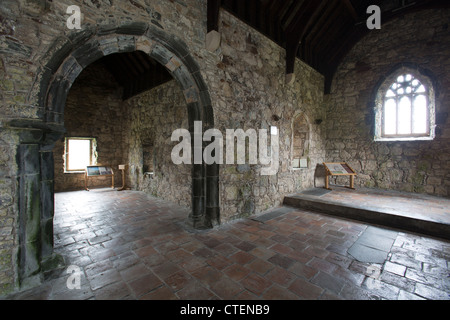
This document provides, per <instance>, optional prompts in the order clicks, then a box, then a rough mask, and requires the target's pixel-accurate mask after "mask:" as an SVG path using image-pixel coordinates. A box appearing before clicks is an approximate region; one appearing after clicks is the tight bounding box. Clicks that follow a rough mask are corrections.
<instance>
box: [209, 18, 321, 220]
mask: <svg viewBox="0 0 450 320" xmlns="http://www.w3.org/2000/svg"><path fill="white" fill-rule="evenodd" d="M219 32H221V34H222V43H221V47H220V48H219V50H218V51H217V52H215V55H214V56H213V58H214V59H215V64H216V65H215V66H213V67H211V68H208V69H206V72H205V77H206V78H207V79H208V81H207V82H208V84H209V85H210V91H211V95H212V97H211V99H212V100H213V103H214V112H215V119H216V128H218V129H219V130H220V131H221V132H222V133H225V132H226V129H234V130H235V129H238V128H241V129H243V130H244V131H245V130H247V129H255V130H258V129H269V127H270V126H277V127H278V129H279V139H280V159H279V162H280V163H279V171H278V173H277V174H276V175H273V176H262V175H261V166H254V165H244V166H237V165H222V166H221V174H220V200H221V218H222V219H223V221H227V220H230V219H233V218H237V217H240V216H246V215H250V214H254V213H259V212H262V211H264V210H267V209H269V208H273V207H276V206H278V205H280V204H281V203H282V201H283V197H284V196H285V195H287V194H290V193H294V192H296V191H299V190H302V189H304V188H308V187H312V186H313V185H314V172H315V169H316V165H317V164H318V163H321V162H323V161H324V156H325V148H324V143H323V141H322V139H321V134H322V130H323V128H322V127H321V126H319V125H315V120H317V119H323V118H324V117H325V109H324V106H323V77H322V76H321V75H320V74H319V73H317V72H316V71H315V70H313V69H312V68H310V67H308V66H307V65H306V64H304V63H302V62H300V61H296V65H295V81H294V83H292V84H286V80H285V50H284V49H282V48H280V47H279V46H278V45H276V44H275V43H273V42H272V41H271V40H269V39H268V38H266V37H265V36H263V35H262V34H260V33H258V32H256V31H255V30H254V29H252V28H251V27H249V26H247V25H245V24H243V23H242V22H241V21H239V20H237V19H236V18H235V17H233V16H232V15H231V14H229V13H228V12H226V11H221V14H220V26H219ZM299 114H303V115H304V116H305V118H306V119H308V122H309V125H310V134H309V137H310V141H309V143H310V150H309V154H308V158H309V164H308V168H307V169H302V170H293V168H292V160H293V156H294V155H293V139H292V137H293V121H294V118H295V117H296V116H297V115H299Z"/></svg>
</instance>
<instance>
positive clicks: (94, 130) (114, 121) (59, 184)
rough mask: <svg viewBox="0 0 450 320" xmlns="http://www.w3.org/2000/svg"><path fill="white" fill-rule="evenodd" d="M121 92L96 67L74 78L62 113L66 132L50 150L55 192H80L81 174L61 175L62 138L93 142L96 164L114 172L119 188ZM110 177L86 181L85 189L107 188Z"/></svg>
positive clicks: (121, 161)
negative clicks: (81, 138) (52, 158)
mask: <svg viewBox="0 0 450 320" xmlns="http://www.w3.org/2000/svg"><path fill="white" fill-rule="evenodd" d="M125 116H126V115H125V114H124V112H123V111H122V99H121V89H120V88H119V87H118V85H117V83H116V82H115V81H114V78H113V76H112V75H111V74H110V73H109V72H108V70H106V68H104V67H103V66H102V65H100V64H92V65H90V66H88V67H87V68H86V69H85V70H84V71H83V72H82V73H81V74H80V75H79V76H78V78H77V80H76V81H75V83H74V84H73V86H72V88H71V89H70V92H69V95H68V97H67V103H66V109H65V111H64V124H65V127H66V133H65V135H64V137H63V138H61V139H60V140H59V141H58V142H57V143H56V144H55V148H54V149H53V157H54V161H55V192H60V191H72V190H83V189H84V185H85V180H84V174H83V173H64V163H65V160H64V158H65V156H64V152H65V151H64V138H65V137H86V138H96V140H97V147H96V152H97V163H96V164H98V165H103V166H110V167H111V168H112V169H113V170H114V174H115V177H114V184H115V186H118V187H120V186H122V174H121V172H120V171H119V170H118V165H119V164H122V163H124V158H123V152H124V151H123V146H124V144H123V139H124V138H123V135H124V134H123V130H124V128H123V125H122V124H123V120H124V119H125ZM109 186H111V177H96V178H91V179H89V183H88V187H89V188H96V187H109Z"/></svg>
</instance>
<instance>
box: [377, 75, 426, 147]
mask: <svg viewBox="0 0 450 320" xmlns="http://www.w3.org/2000/svg"><path fill="white" fill-rule="evenodd" d="M390 79H391V80H390V82H386V83H385V85H383V86H382V88H380V92H379V100H378V102H377V106H378V107H377V108H378V109H377V114H378V116H377V118H376V121H377V123H376V125H377V132H376V136H375V139H376V140H423V139H433V138H434V118H433V117H434V108H433V106H434V101H433V91H432V88H431V84H430V83H428V82H427V83H423V82H421V81H420V80H419V79H418V78H417V77H416V76H414V75H413V73H409V72H404V73H400V74H397V76H395V78H393V79H392V78H390ZM383 88H384V89H383Z"/></svg>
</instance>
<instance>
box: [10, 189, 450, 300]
mask: <svg viewBox="0 0 450 320" xmlns="http://www.w3.org/2000/svg"><path fill="white" fill-rule="evenodd" d="M55 207H56V208H55V220H54V232H55V252H56V253H58V254H60V255H62V256H63V257H64V259H65V265H64V266H63V267H62V268H61V269H59V270H57V271H54V272H52V273H50V274H48V275H47V277H46V279H45V280H44V281H43V282H42V284H41V285H40V286H39V287H36V288H33V289H30V290H27V291H23V292H19V293H16V294H14V295H11V296H9V297H6V299H14V300H18V299H33V300H34V299H45V300H60V299H64V300H66V299H75V300H78V299H97V300H105V299H108V300H117V299H133V300H136V299H142V300H146V299H150V300H154V299H162V300H170V299H174V300H180V299H181V300H206V299H221V300H237V299H239V300H248V299H259V300H300V299H308V300H316V299H343V300H365V299H388V300H397V299H400V300H413V299H431V300H450V273H449V264H450V242H446V241H441V240H438V239H432V238H429V237H423V236H420V235H414V234H409V233H405V232H400V231H398V230H387V229H385V228H381V227H377V226H370V225H368V224H364V223H360V222H356V221H351V220H345V219H340V218H336V217H331V216H328V215H324V214H318V213H313V212H308V211H304V210H298V209H293V210H285V213H284V212H283V214H277V215H273V218H270V216H269V218H267V219H260V220H258V219H254V218H247V219H241V220H238V221H234V222H232V223H229V224H224V225H222V226H221V227H218V228H215V229H213V230H208V231H202V232H198V231H197V232H196V231H193V230H190V229H189V228H188V227H187V226H186V224H185V222H186V220H187V217H188V214H189V211H188V210H186V209H185V208H181V207H179V206H177V205H174V204H171V203H169V202H166V201H163V200H160V199H156V198H153V197H150V196H148V195H146V194H144V193H141V192H133V191H121V192H118V191H116V190H111V189H98V190H92V191H90V192H86V191H79V192H67V193H57V194H56V195H55ZM384 231H386V232H384ZM384 235H386V239H384V240H386V241H383V237H384ZM370 237H375V238H373V240H370ZM360 238H361V239H360ZM368 239H369V240H368ZM378 241H381V242H382V243H387V245H385V246H384V247H383V248H382V249H381V248H378V247H377V246H378V245H380V242H378ZM372 244H374V245H372ZM350 248H352V249H351V250H350V252H351V253H353V251H356V252H358V254H354V255H355V256H357V258H358V259H360V260H359V261H358V260H357V258H355V257H354V256H352V255H351V254H350V253H349V249H350ZM365 250H369V251H370V250H371V251H373V250H380V251H382V253H383V254H381V255H379V254H376V258H377V259H376V260H374V261H371V260H370V257H369V258H368V259H366V257H365V258H363V259H362V258H359V257H358V256H359V255H361V256H365V253H366V251H365ZM375 253H380V252H375ZM369 256H370V254H369ZM380 256H381V257H382V258H381V260H380ZM69 266H75V268H78V270H79V271H80V275H81V277H80V286H79V289H77V288H75V289H70V287H73V286H74V284H75V285H76V284H77V283H76V281H75V282H73V279H74V278H73V276H74V275H76V274H74V273H68V272H67V271H68V268H69ZM69 271H70V270H69Z"/></svg>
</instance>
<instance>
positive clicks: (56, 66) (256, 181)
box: [0, 0, 325, 294]
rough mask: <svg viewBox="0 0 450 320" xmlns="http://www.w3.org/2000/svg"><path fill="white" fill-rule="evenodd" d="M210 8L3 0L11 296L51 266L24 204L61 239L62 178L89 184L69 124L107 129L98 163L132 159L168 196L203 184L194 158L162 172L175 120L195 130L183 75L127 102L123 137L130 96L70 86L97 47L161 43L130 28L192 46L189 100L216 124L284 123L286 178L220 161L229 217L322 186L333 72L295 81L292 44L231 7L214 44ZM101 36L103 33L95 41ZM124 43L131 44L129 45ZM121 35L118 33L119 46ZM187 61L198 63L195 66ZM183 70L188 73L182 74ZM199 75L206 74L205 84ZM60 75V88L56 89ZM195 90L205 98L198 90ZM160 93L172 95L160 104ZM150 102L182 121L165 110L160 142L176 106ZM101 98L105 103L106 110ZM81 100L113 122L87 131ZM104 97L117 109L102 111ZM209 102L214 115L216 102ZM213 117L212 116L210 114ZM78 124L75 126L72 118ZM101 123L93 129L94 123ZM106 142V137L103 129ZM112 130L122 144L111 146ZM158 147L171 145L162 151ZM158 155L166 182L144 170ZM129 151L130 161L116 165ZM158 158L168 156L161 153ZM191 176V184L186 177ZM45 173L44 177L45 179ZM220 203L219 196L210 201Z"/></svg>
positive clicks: (3, 236) (2, 236)
mask: <svg viewBox="0 0 450 320" xmlns="http://www.w3.org/2000/svg"><path fill="white" fill-rule="evenodd" d="M112 2H113V4H112ZM73 4H77V5H79V6H80V8H81V11H82V17H83V19H82V23H81V27H82V29H81V30H69V29H68V28H67V26H66V20H67V18H68V17H69V15H68V14H66V9H67V7H68V6H69V5H73ZM206 11H207V6H206V0H184V1H183V0H177V1H166V0H152V1H149V0H133V1H131V0H124V1H110V0H98V1H90V0H62V1H45V0H19V1H16V0H4V1H1V3H0V15H1V22H2V23H1V26H0V89H1V91H0V118H1V122H0V125H1V136H0V138H1V139H0V149H1V151H2V156H1V157H0V161H1V162H0V181H1V200H2V203H1V208H0V253H1V254H0V286H1V288H0V294H1V293H3V292H6V291H7V290H11V288H13V287H14V286H16V285H18V284H19V283H20V281H21V280H23V279H22V278H23V276H33V275H36V274H38V273H39V272H40V271H41V265H40V260H41V259H42V258H43V253H39V252H34V251H33V250H40V248H41V247H42V246H40V243H39V241H37V240H36V239H38V238H39V237H37V238H33V239H34V240H33V243H30V246H28V244H29V243H28V242H26V241H28V240H27V239H26V238H24V237H23V236H20V235H21V233H20V230H19V229H23V230H22V232H23V233H25V231H24V230H25V228H24V226H25V225H26V223H28V222H27V220H26V219H28V217H27V218H25V217H24V209H22V210H21V212H20V213H19V203H20V204H21V206H22V207H23V208H26V209H28V208H30V206H34V207H33V208H32V209H33V210H35V212H34V211H33V214H34V215H33V216H31V217H29V218H30V219H31V220H30V221H29V222H30V223H33V226H35V227H36V230H37V234H38V235H39V234H41V233H42V234H43V235H45V236H48V237H51V235H49V234H47V233H46V232H47V230H51V228H49V227H48V224H49V223H52V212H53V208H52V207H51V195H52V192H53V190H52V182H53V180H56V187H57V190H59V189H60V188H62V185H63V184H65V185H71V186H72V185H73V186H74V187H75V186H76V187H77V188H78V187H79V184H80V183H81V181H80V180H79V177H77V176H75V175H64V176H63V177H61V175H60V173H61V158H60V157H61V144H60V142H58V141H60V139H61V137H63V135H62V133H63V132H64V130H68V133H70V134H71V135H72V134H73V135H89V136H90V135H94V136H95V135H98V137H99V139H100V137H102V136H104V137H107V139H108V140H105V144H103V142H101V143H100V141H99V163H100V162H101V163H102V164H111V165H113V166H116V165H118V164H119V163H121V162H122V161H125V160H126V161H129V164H130V165H131V166H130V167H132V166H134V170H135V171H134V172H132V173H131V174H130V176H129V177H128V178H129V183H130V184H132V185H133V187H135V188H137V189H141V190H147V191H148V192H150V193H152V194H157V195H158V196H162V195H163V190H164V188H165V187H166V186H170V188H171V189H170V190H171V191H170V192H169V193H168V194H173V195H175V194H177V195H178V196H177V197H175V198H172V200H174V201H177V202H179V203H182V204H185V205H189V203H190V195H191V192H192V187H190V184H195V183H191V182H190V181H189V177H188V176H187V173H188V172H190V171H191V169H190V167H189V166H180V167H177V168H176V170H175V169H174V168H172V169H174V170H172V171H173V172H175V173H176V174H174V175H169V176H166V175H164V176H163V174H166V173H167V172H168V171H171V170H169V169H168V165H169V162H168V161H167V159H168V158H167V157H168V156H169V155H170V153H168V151H170V150H171V148H173V146H174V145H175V143H169V140H170V135H171V133H172V129H174V128H175V127H176V128H179V127H180V125H181V126H184V127H185V126H186V122H185V120H183V121H181V122H180V121H179V120H180V119H181V118H182V117H184V119H186V118H187V117H186V114H185V113H183V112H185V109H186V108H181V106H183V105H185V104H184V103H183V102H182V101H181V98H180V97H179V91H176V89H175V86H174V83H172V84H168V87H167V86H166V87H162V88H158V89H156V91H153V92H152V93H144V94H143V95H140V96H138V97H136V98H133V99H132V100H130V101H127V103H126V104H125V105H126V106H128V107H130V108H131V107H135V108H136V109H135V110H133V112H130V110H129V109H126V108H125V109H123V110H125V111H128V112H130V113H129V115H130V117H129V118H128V120H130V121H129V122H127V123H128V124H129V125H130V128H131V129H133V130H134V131H133V130H131V129H130V132H129V134H127V135H122V131H121V130H120V129H119V126H120V123H118V122H114V119H115V118H117V119H120V116H119V110H120V106H121V105H122V106H123V105H124V104H121V103H119V98H118V96H117V95H116V94H115V93H114V92H113V90H112V88H108V87H98V88H96V90H91V89H90V88H88V87H82V86H81V87H77V85H76V84H75V85H74V86H73V88H71V90H70V91H69V89H70V85H71V84H72V81H73V80H74V78H76V77H77V76H78V72H80V71H81V70H82V69H84V68H85V67H86V65H84V62H85V61H91V62H92V59H93V58H92V57H93V56H95V57H97V56H96V55H98V57H97V58H100V57H101V56H102V55H106V54H107V53H108V50H112V51H114V50H115V51H114V52H117V51H120V50H126V49H127V46H128V45H131V46H132V47H133V48H135V49H136V48H138V47H139V48H140V49H148V50H150V51H151V43H150V42H149V41H148V40H147V39H145V38H139V35H136V36H135V37H134V36H133V35H131V36H122V34H123V33H125V32H131V33H132V34H133V32H134V33H139V32H140V30H139V26H142V25H145V24H149V25H150V26H151V27H152V28H155V29H157V30H159V31H158V32H161V33H163V34H164V36H165V37H166V38H165V39H169V40H170V45H171V46H172V47H171V49H172V50H174V51H177V52H184V53H186V52H187V53H189V55H186V54H184V55H183V56H182V57H178V58H183V59H187V60H186V61H185V65H184V66H183V67H182V68H181V69H182V71H183V72H184V73H183V72H181V71H180V70H181V69H176V66H173V67H174V68H175V69H174V70H172V72H174V73H177V74H181V76H179V78H178V80H180V81H182V82H183V81H184V83H183V84H185V85H186V84H190V83H192V79H195V81H196V84H197V85H198V86H200V88H201V89H202V91H201V92H200V91H198V92H196V91H195V90H194V91H189V90H187V91H186V88H183V89H184V91H183V94H184V98H185V99H186V100H187V101H186V102H187V104H188V105H190V106H192V105H194V106H198V105H199V104H201V106H202V107H211V106H212V110H213V113H214V115H213V117H214V122H215V124H214V126H215V127H216V128H217V129H219V130H220V131H221V132H222V133H225V132H226V129H244V130H247V129H255V130H258V129H269V127H270V126H273V125H275V126H277V127H278V128H279V134H280V136H279V137H280V159H279V165H280V166H279V171H278V173H277V174H276V175H273V176H261V166H258V165H242V166H238V165H235V164H234V165H231V164H230V165H222V166H220V176H219V179H218V180H219V188H218V190H219V191H218V192H219V198H220V199H219V201H220V215H221V221H222V223H225V222H227V221H230V220H232V219H234V218H237V217H241V216H247V215H250V214H253V213H257V212H261V211H264V210H266V209H269V208H272V207H276V206H278V205H279V204H280V203H281V202H282V201H283V196H284V195H286V194H288V193H293V192H295V191H299V190H301V189H303V188H307V187H311V186H313V183H314V181H313V180H314V179H313V178H314V172H315V168H316V165H317V164H318V163H321V162H322V161H323V160H324V159H325V145H324V141H323V139H322V138H321V137H322V136H323V134H324V125H323V124H322V125H317V124H315V123H316V121H315V120H318V119H324V118H325V106H324V104H323V77H322V76H321V75H320V74H319V73H317V72H316V71H315V70H313V69H311V68H309V67H308V66H306V65H305V64H303V63H302V62H300V61H297V62H296V67H295V81H294V82H293V83H291V84H286V81H285V76H284V74H285V51H284V49H282V48H280V47H278V46H277V45H276V44H274V43H273V42H272V41H270V40H269V39H268V38H266V37H265V36H263V35H262V34H260V33H258V32H256V31H255V30H253V29H252V28H251V27H249V26H247V25H245V24H244V23H243V22H241V21H239V20H237V19H236V18H234V17H233V16H232V15H230V14H228V13H227V12H225V11H221V14H220V28H219V29H220V30H219V31H220V33H221V34H222V43H221V46H220V48H219V49H218V50H216V51H215V52H209V51H207V50H206V48H205V36H206ZM131 22H133V23H134V27H136V26H137V27H136V29H134V28H129V29H127V28H126V27H125V28H123V26H125V25H127V24H130V23H131ZM152 30H153V29H152ZM118 34H119V35H118ZM92 38H94V40H93V41H91V42H89V43H88V40H90V39H92ZM122 40H123V42H120V41H122ZM108 41H109V42H108ZM111 41H113V42H114V41H115V42H114V45H113V44H111ZM139 41H140V42H139ZM86 43H88V45H86ZM92 44H93V45H92ZM80 45H84V47H83V50H85V51H83V50H82V52H79V51H77V49H79V48H78V46H80ZM89 45H92V47H89ZM95 45H96V46H95ZM99 50H100V51H99ZM161 52H162V53H166V54H167V52H169V51H168V50H167V49H166V50H165V51H164V50H163V51H161ZM161 52H160V53H161ZM166 62H167V61H166ZM175 62H177V61H176V59H175ZM186 62H188V65H186ZM188 68H189V71H186V70H187V69H188ZM197 68H198V70H197ZM183 75H184V76H186V77H188V78H189V79H183V78H182V76H183ZM80 76H82V75H80ZM199 79H202V80H204V83H203V82H202V81H199ZM55 83H56V84H57V85H55V86H53V87H50V88H49V86H50V85H52V84H55ZM58 84H59V86H58ZM163 89H164V90H163ZM170 90H173V94H174V96H173V98H174V100H172V101H171V100H169V99H168V93H169V92H171V91H170ZM95 91H97V93H96V92H95ZM47 92H49V94H48V95H46V93H47ZM67 92H69V96H68V99H67V103H66V105H67V106H66V108H65V110H64V108H63V104H64V103H61V99H60V98H61V97H64V94H66V93H67ZM196 94H197V95H199V96H198V97H196V96H195V95H196ZM84 95H97V96H96V97H94V98H95V99H94V100H95V105H89V104H90V102H89V103H88V102H87V101H80V99H81V100H82V97H83V96H84ZM159 95H161V97H162V100H161V101H156V100H158V97H159ZM46 99H48V100H46ZM58 99H60V100H58ZM196 99H197V100H196ZM94 100H93V101H94ZM209 100H210V101H209ZM151 101H153V102H155V104H154V105H155V106H156V105H160V106H161V107H165V108H167V107H169V109H170V108H172V109H170V110H167V112H169V114H171V115H173V121H172V120H169V119H164V120H165V121H166V120H167V121H168V122H165V123H167V124H168V126H167V127H163V126H160V127H159V129H158V130H161V131H159V133H160V135H158V136H155V138H154V139H155V141H154V142H153V144H152V142H151V140H152V138H151V136H150V135H149V133H151V132H152V130H150V129H151V128H153V127H152V126H155V128H157V126H156V125H157V123H155V121H157V120H155V119H162V118H165V117H166V114H165V112H166V110H164V109H160V110H159V111H158V110H155V113H154V117H152V119H150V117H149V116H150V115H147V114H146V113H147V112H148V111H149V110H148V105H146V104H147V102H151ZM56 102H58V103H56ZM85 102H86V103H85ZM54 103H56V104H54ZM98 103H101V104H102V108H100V106H99V104H98ZM81 104H82V105H85V107H86V108H87V109H89V110H87V111H86V112H89V114H91V113H92V112H93V114H92V115H93V116H94V117H98V119H99V120H100V114H98V113H96V112H107V113H109V114H110V117H106V118H104V119H102V121H103V120H104V123H102V125H101V128H95V125H94V126H93V127H92V128H90V127H89V128H88V127H87V126H86V127H84V128H83V130H81V128H80V131H77V130H78V128H77V127H76V126H75V124H76V123H77V121H81V120H80V119H82V118H81V117H80V116H79V114H78V112H77V111H78V109H77V108H78V107H79V106H80V105H81ZM208 104H210V105H208ZM103 105H106V106H107V108H106V109H105V108H103V107H104V106H103ZM183 110H184V111H183ZM204 110H208V112H210V110H209V109H208V108H204V109H203V111H204ZM62 111H64V114H62ZM71 112H72V113H74V115H73V116H71V115H70V113H71ZM299 114H304V115H305V118H306V119H307V122H308V124H309V126H310V134H309V140H310V141H309V145H310V148H309V153H308V158H309V164H308V168H307V169H302V170H295V171H294V170H293V169H292V167H291V162H292V159H293V151H292V150H293V141H292V137H293V129H292V128H293V119H294V117H295V116H297V115H299ZM203 116H205V118H208V116H209V115H203ZM62 117H64V118H65V120H67V121H66V122H65V123H64V127H62V124H61V118H62ZM68 119H72V120H73V121H68ZM161 122H162V121H161ZM83 123H87V122H83V121H82V123H80V125H81V126H83ZM97 123H99V122H97ZM71 125H73V127H70V126H71ZM158 125H159V124H158ZM85 129H86V130H85ZM90 129H92V130H93V131H89V130H90ZM94 129H95V131H94ZM97 129H99V130H100V131H99V130H97ZM102 130H105V131H102ZM155 132H156V131H155ZM101 139H102V141H103V138H101ZM112 139H114V140H113V141H114V143H111V141H112ZM121 139H125V140H126V141H125V142H124V145H126V144H130V152H129V153H128V151H127V150H125V149H122V150H120V148H119V149H116V148H111V149H108V148H109V146H110V145H115V144H116V143H117V141H122V140H121ZM127 139H128V140H127ZM54 140H55V141H56V144H55V145H56V147H55V148H56V149H54V150H55V153H54V154H55V156H54V160H55V172H57V176H55V177H53V171H54V170H53V167H52V168H50V165H49V164H50V163H51V164H53V161H52V160H51V157H50V153H51V152H49V151H51V150H49V148H50V146H52V145H53V143H54ZM19 145H20V147H19ZM140 145H142V146H152V145H153V147H154V149H153V150H152V151H148V152H147V151H145V150H143V149H142V155H140V154H141V151H140V149H139V148H140ZM159 146H161V149H158V147H159ZM57 148H59V151H57V150H58V149H57ZM18 150H19V151H20V155H21V157H28V158H31V156H32V157H33V159H35V160H33V161H34V162H32V163H33V167H32V168H29V167H27V166H26V165H25V162H26V163H28V162H27V161H28V158H24V159H23V160H24V162H23V163H19V162H18V161H17V157H16V153H17V152H18ZM103 151H105V154H109V155H111V158H103V155H102V154H101V153H102V152H103ZM144 152H145V154H144ZM152 153H153V155H163V158H162V159H163V161H162V162H158V161H156V163H155V166H154V170H155V179H154V180H152V181H151V180H149V179H147V178H143V176H142V173H141V172H138V170H139V168H141V167H142V170H143V169H144V168H143V165H144V158H145V161H146V162H147V161H148V158H151V154H152ZM112 155H114V157H112ZM144 155H145V156H144ZM120 156H122V161H117V162H115V163H114V161H116V159H119V158H120ZM140 157H142V160H141V158H140ZM19 158H20V157H19ZM20 159H22V158H20ZM155 159H156V160H158V157H155ZM141 162H142V163H141ZM47 165H48V166H47ZM21 170H22V171H21ZM195 170H196V168H195V167H194V170H192V172H197V173H199V172H198V171H195ZM197 170H198V169H197ZM173 172H172V173H173ZM200 173H201V172H200ZM209 173H210V172H209ZM135 174H137V175H135ZM159 174H160V175H161V176H159ZM136 177H137V178H136ZM183 177H184V181H183V182H182V183H181V182H180V180H182V179H183ZM213 178H214V179H210V180H207V179H206V181H207V182H208V181H209V182H211V181H212V182H213V183H215V181H216V180H215V179H217V178H216V177H215V176H214V175H213ZM146 179H147V180H146ZM23 181H25V182H30V183H33V184H32V186H33V190H32V191H33V192H35V193H36V194H38V195H41V196H42V197H43V199H40V198H33V200H34V199H39V201H41V200H42V201H44V200H45V206H36V203H37V202H36V201H35V202H32V203H31V202H30V203H29V202H27V201H29V200H30V199H28V198H27V197H26V196H25V195H24V194H23V193H21V191H20V190H24V188H25V184H24V183H23ZM36 181H40V182H41V184H39V183H36ZM198 181H200V182H202V181H203V180H200V179H199V180H198ZM19 182H21V183H19ZM75 184H76V185H75ZM197 185H198V183H197ZM209 187H210V186H208V188H209ZM178 188H180V189H181V191H180V190H179V189H178ZM176 189H177V190H176ZM189 189H191V190H189ZM176 191H180V192H179V193H177V192H176ZM207 191H208V192H215V191H211V188H209V189H208V190H207ZM49 199H50V200H49ZM202 199H203V198H201V197H197V199H194V200H195V201H197V202H196V203H197V204H198V202H199V201H201V200H202ZM21 201H22V202H21ZM43 203H44V202H43ZM210 205H211V204H210ZM214 205H215V204H214V203H213V204H212V205H211V207H214ZM206 206H208V204H206ZM193 210H194V209H193ZM20 219H25V220H24V221H25V222H24V223H22V224H20V223H19V220H20ZM40 219H44V220H43V221H44V222H45V224H44V222H42V223H41V222H40V221H41V220H40ZM39 228H41V229H39ZM30 241H31V240H30ZM49 243H50V242H49ZM19 244H20V245H22V248H24V249H25V248H27V250H28V251H26V250H22V253H23V254H24V255H25V254H32V256H26V257H24V259H25V258H26V259H25V260H23V261H24V262H23V264H22V265H20V264H19V262H18V260H19V259H18V258H19V256H18V252H19V250H18V248H19ZM28 248H30V249H28ZM30 252H31V253H30ZM47 253H48V252H46V254H47ZM27 259H28V260H27ZM28 261H32V262H28ZM24 268H25V269H26V270H25V271H26V273H23V274H22V275H21V274H20V272H19V271H18V269H19V270H22V269H24ZM19 278H20V279H19Z"/></svg>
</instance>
